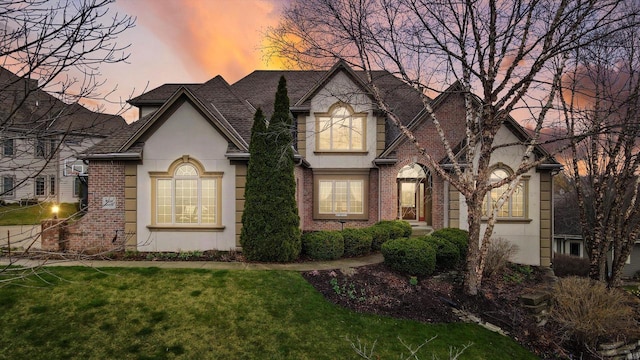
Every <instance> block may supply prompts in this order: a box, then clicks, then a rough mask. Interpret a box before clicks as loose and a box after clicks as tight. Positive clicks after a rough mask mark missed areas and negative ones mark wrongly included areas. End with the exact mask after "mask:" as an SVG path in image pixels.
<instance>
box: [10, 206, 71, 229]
mask: <svg viewBox="0 0 640 360" xmlns="http://www.w3.org/2000/svg"><path fill="white" fill-rule="evenodd" d="M52 206H53V204H52V203H49V202H42V203H39V204H35V205H25V206H20V205H19V204H5V205H0V226H4V225H37V224H40V222H41V221H42V220H44V219H51V218H52V217H53V214H52V212H51V207H52ZM59 206H60V212H59V213H58V217H59V218H61V219H62V218H67V217H69V216H71V215H73V214H75V213H76V212H78V204H76V203H62V204H60V205H59Z"/></svg>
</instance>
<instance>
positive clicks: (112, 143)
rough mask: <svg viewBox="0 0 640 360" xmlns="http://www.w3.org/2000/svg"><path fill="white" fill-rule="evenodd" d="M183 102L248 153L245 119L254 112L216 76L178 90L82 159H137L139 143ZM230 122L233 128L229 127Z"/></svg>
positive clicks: (139, 148) (230, 141) (234, 145)
mask: <svg viewBox="0 0 640 360" xmlns="http://www.w3.org/2000/svg"><path fill="white" fill-rule="evenodd" d="M165 89H166V88H165ZM192 89H193V90H197V92H196V91H193V90H192ZM185 101H186V102H189V103H190V104H191V105H192V106H194V107H195V108H196V110H198V111H199V112H200V113H201V114H202V116H203V117H204V118H205V119H206V120H207V121H209V123H211V124H212V126H214V127H215V128H216V129H217V130H218V131H219V132H220V133H221V134H223V135H224V136H225V138H226V139H227V140H228V141H229V145H230V146H231V147H233V148H235V149H238V150H240V151H242V152H247V151H248V149H249V144H248V142H247V141H246V140H245V137H250V135H251V134H250V132H251V128H250V126H251V122H250V121H247V120H246V119H247V118H251V119H252V117H253V109H252V108H251V107H250V106H249V105H248V104H245V103H244V102H242V101H241V100H240V99H239V98H237V97H236V95H235V94H234V93H233V91H232V90H231V88H230V87H229V85H228V84H227V82H226V81H225V80H224V79H223V78H222V77H220V76H217V77H215V78H213V79H211V80H209V81H208V82H206V83H205V84H202V85H200V86H197V87H194V86H180V87H178V88H177V90H175V91H174V93H173V94H172V95H171V97H170V98H169V99H168V100H166V101H164V103H163V104H162V106H160V108H159V109H158V110H156V111H155V112H153V113H151V114H149V115H147V116H145V117H144V118H142V119H140V120H138V121H136V122H134V123H133V124H131V125H129V126H128V127H127V128H125V129H123V130H122V131H120V132H118V133H116V134H114V135H113V136H111V137H110V138H108V139H106V140H105V141H102V142H100V143H99V144H97V145H95V146H93V147H91V148H89V149H88V150H87V151H86V152H85V155H84V158H88V159H105V158H123V159H139V158H140V156H141V151H142V146H141V143H142V141H143V140H144V139H145V136H148V134H150V133H152V132H153V131H154V128H155V127H156V126H157V125H160V124H161V123H162V122H163V121H165V120H166V119H167V117H168V116H170V115H171V113H172V112H173V111H174V110H175V108H176V107H177V106H180V105H181V104H182V103H184V102H185ZM231 121H233V122H234V124H235V126H232V125H231ZM240 131H241V132H242V133H240Z"/></svg>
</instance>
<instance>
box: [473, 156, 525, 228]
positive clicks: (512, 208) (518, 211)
mask: <svg viewBox="0 0 640 360" xmlns="http://www.w3.org/2000/svg"><path fill="white" fill-rule="evenodd" d="M510 175H511V170H509V169H507V168H505V167H497V168H495V169H494V170H493V171H492V172H491V178H490V180H489V181H491V182H492V183H496V182H498V181H501V180H503V179H505V178H507V177H509V176H510ZM527 186H528V178H525V177H523V178H522V180H521V181H520V183H519V184H518V185H516V188H515V190H514V191H513V193H512V194H511V197H509V198H508V199H506V200H505V202H504V203H503V204H502V207H500V209H498V219H500V218H502V219H509V218H512V219H524V218H526V216H527ZM508 189H509V183H507V184H504V185H502V186H500V187H497V188H495V189H492V190H491V191H490V192H489V194H487V196H486V197H485V199H484V207H483V212H484V215H485V216H487V215H488V214H489V213H490V211H492V210H493V206H494V205H495V204H496V203H497V202H498V200H499V199H500V197H501V196H502V194H504V193H505V192H506V191H507V190H508Z"/></svg>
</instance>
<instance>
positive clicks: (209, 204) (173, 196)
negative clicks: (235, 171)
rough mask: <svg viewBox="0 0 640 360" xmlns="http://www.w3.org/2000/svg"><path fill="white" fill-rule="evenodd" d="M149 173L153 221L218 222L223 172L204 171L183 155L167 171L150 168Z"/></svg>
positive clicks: (168, 223) (173, 223)
mask: <svg viewBox="0 0 640 360" xmlns="http://www.w3.org/2000/svg"><path fill="white" fill-rule="evenodd" d="M151 177H152V193H153V194H154V195H153V196H154V205H153V206H152V225H156V226H177V227H180V226H183V227H184V226H187V227H189V226H204V227H220V226H221V220H222V219H221V213H220V210H221V204H222V198H221V197H222V189H221V185H222V173H218V172H207V171H205V170H204V167H203V166H202V165H201V164H200V163H199V162H197V161H196V160H194V159H190V158H189V157H188V156H185V157H183V158H181V159H179V160H177V161H175V162H174V163H173V164H172V165H171V166H170V167H169V171H167V172H166V173H160V172H153V173H151Z"/></svg>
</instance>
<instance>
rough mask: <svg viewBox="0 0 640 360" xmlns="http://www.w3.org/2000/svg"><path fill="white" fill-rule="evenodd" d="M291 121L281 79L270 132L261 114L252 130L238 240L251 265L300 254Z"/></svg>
mask: <svg viewBox="0 0 640 360" xmlns="http://www.w3.org/2000/svg"><path fill="white" fill-rule="evenodd" d="M291 120H292V119H291V117H290V116H289V97H288V96H287V83H286V81H285V79H284V77H281V78H280V82H279V84H278V91H277V92H276V99H275V103H274V112H273V115H272V117H271V120H270V122H269V127H268V129H265V124H264V116H263V115H262V112H261V111H258V112H256V116H255V118H254V125H253V128H252V135H251V144H250V148H249V152H250V158H249V169H248V172H247V184H246V188H245V209H244V213H243V216H242V225H243V229H242V233H241V236H240V240H241V243H242V248H243V253H244V255H245V257H246V258H247V259H248V260H254V261H279V262H285V261H292V260H295V259H296V258H297V257H298V255H299V254H300V249H301V244H300V217H299V216H298V207H297V204H296V199H295V190H296V183H295V178H294V175H293V168H294V162H293V148H292V147H291V145H292V142H293V136H292V135H291V129H292V121H291ZM255 122H260V124H256V123H255ZM254 141H255V142H256V143H255V144H254Z"/></svg>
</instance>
